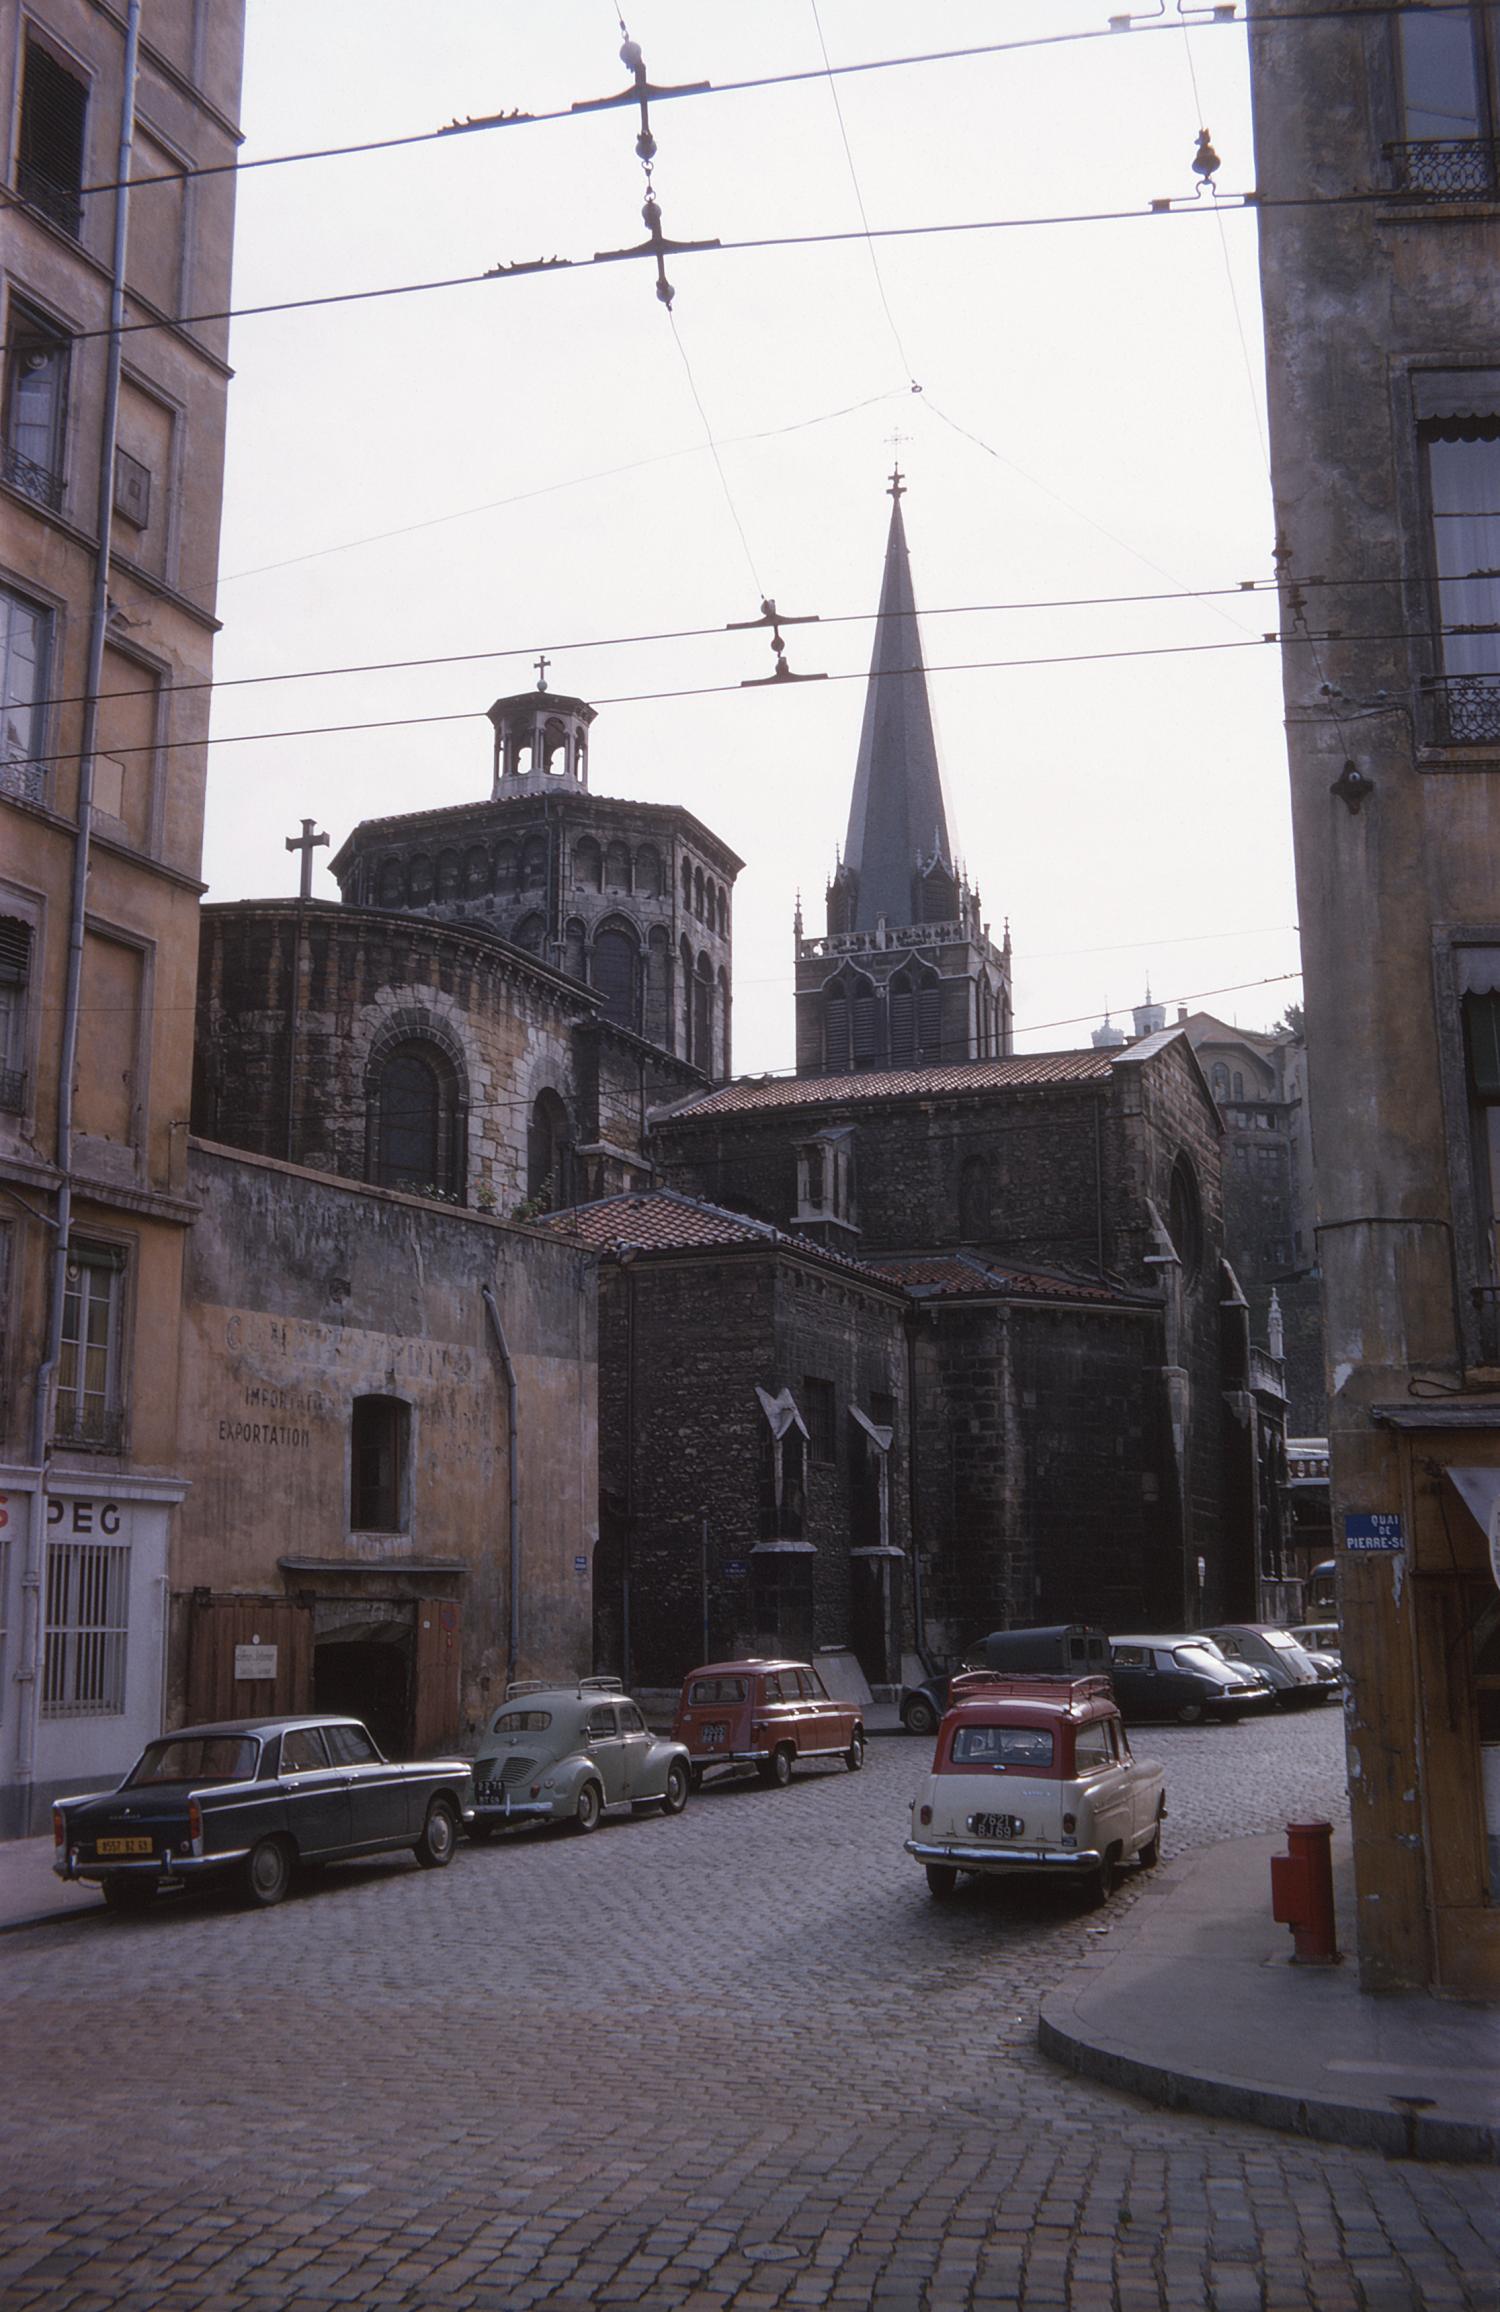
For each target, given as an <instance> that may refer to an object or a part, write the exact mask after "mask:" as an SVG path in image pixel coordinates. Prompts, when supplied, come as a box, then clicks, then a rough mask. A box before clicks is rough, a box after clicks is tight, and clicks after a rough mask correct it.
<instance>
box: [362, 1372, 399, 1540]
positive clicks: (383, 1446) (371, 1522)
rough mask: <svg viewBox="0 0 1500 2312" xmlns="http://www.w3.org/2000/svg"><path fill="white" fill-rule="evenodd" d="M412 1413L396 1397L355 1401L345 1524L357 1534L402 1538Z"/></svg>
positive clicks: (363, 1398) (364, 1398) (368, 1398)
mask: <svg viewBox="0 0 1500 2312" xmlns="http://www.w3.org/2000/svg"><path fill="white" fill-rule="evenodd" d="M410 1431H411V1407H410V1406H409V1405H408V1404H406V1403H405V1402H404V1401H403V1400H402V1399H401V1398H400V1397H356V1398H355V1400H354V1407H353V1413H352V1418H351V1434H350V1441H349V1442H350V1455H349V1459H350V1469H349V1524H350V1529H351V1530H352V1531H353V1532H355V1533H404V1532H405V1531H406V1527H407V1518H406V1500H405V1496H406V1464H407V1448H408V1443H409V1438H410Z"/></svg>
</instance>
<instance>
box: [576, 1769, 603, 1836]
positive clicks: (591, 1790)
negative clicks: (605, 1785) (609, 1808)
mask: <svg viewBox="0 0 1500 2312" xmlns="http://www.w3.org/2000/svg"><path fill="white" fill-rule="evenodd" d="M603 1811H604V1799H603V1794H602V1792H601V1791H600V1788H599V1785H598V1783H597V1782H586V1783H585V1784H584V1786H583V1788H582V1789H581V1790H580V1791H579V1793H578V1804H577V1805H576V1806H575V1807H574V1809H573V1823H572V1827H573V1829H574V1830H576V1831H577V1833H578V1835H579V1837H580V1838H583V1837H584V1836H586V1835H587V1833H588V1832H589V1831H591V1830H592V1829H594V1827H595V1825H596V1824H597V1823H598V1820H599V1817H600V1815H601V1814H602V1813H603Z"/></svg>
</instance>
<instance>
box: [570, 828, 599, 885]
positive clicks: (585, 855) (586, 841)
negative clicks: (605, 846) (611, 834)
mask: <svg viewBox="0 0 1500 2312" xmlns="http://www.w3.org/2000/svg"><path fill="white" fill-rule="evenodd" d="M573 888H574V890H575V891H602V890H603V888H604V855H603V853H602V852H601V851H600V849H599V846H598V844H597V843H596V842H595V841H594V838H593V836H592V835H581V836H580V837H579V839H578V841H577V842H576V843H575V844H574V845H573Z"/></svg>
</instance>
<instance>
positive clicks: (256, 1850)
mask: <svg viewBox="0 0 1500 2312" xmlns="http://www.w3.org/2000/svg"><path fill="white" fill-rule="evenodd" d="M241 1883H242V1885H243V1887H244V1891H245V1899H246V1901H247V1902H249V1903H252V1904H253V1905H254V1906H255V1908H256V1909H257V1910H258V1911H268V1910H270V1908H271V1906H272V1904H273V1903H279V1902H280V1901H281V1900H282V1899H283V1897H284V1896H285V1895H286V1893H287V1891H288V1889H289V1888H290V1886H291V1883H292V1850H291V1846H290V1844H289V1843H288V1841H287V1840H286V1839H284V1838H263V1839H262V1840H261V1842H260V1844H259V1845H258V1846H253V1847H252V1848H251V1849H250V1853H249V1855H248V1857H247V1858H246V1862H245V1875H244V1878H243V1880H242V1882H241Z"/></svg>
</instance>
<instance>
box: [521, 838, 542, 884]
mask: <svg viewBox="0 0 1500 2312" xmlns="http://www.w3.org/2000/svg"><path fill="white" fill-rule="evenodd" d="M546 881H547V842H546V837H545V836H543V835H528V836H527V838H526V844H525V848H524V850H523V851H522V853H521V888H522V890H523V891H540V890H542V889H543V887H544V886H545V884H546Z"/></svg>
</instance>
